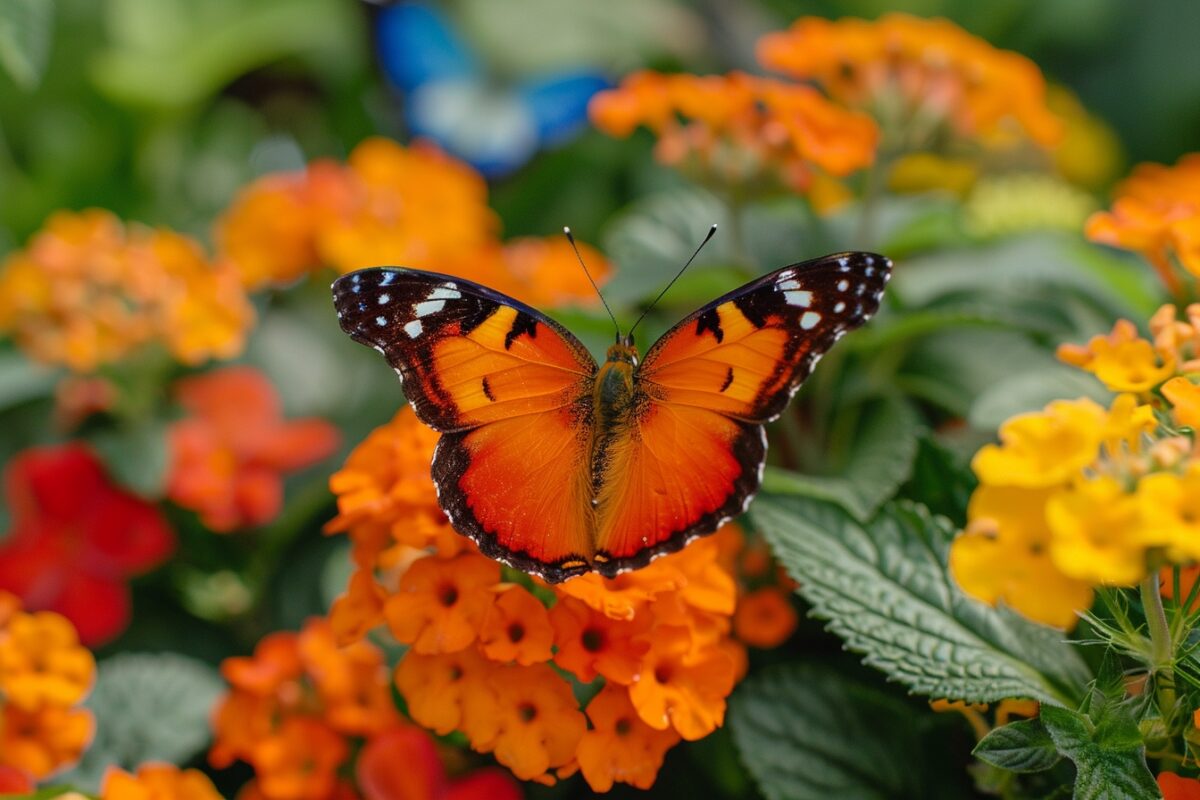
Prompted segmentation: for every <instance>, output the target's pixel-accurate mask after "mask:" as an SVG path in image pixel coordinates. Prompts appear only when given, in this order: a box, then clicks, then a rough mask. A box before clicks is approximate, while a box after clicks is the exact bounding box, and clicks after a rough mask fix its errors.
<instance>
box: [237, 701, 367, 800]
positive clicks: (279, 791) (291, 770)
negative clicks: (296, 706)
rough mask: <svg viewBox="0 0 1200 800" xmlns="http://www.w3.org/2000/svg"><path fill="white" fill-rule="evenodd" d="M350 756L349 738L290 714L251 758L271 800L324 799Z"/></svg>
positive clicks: (335, 783)
mask: <svg viewBox="0 0 1200 800" xmlns="http://www.w3.org/2000/svg"><path fill="white" fill-rule="evenodd" d="M348 755H349V753H348V751H347V747H346V741H345V740H344V739H343V738H342V737H341V736H338V735H337V734H336V733H334V732H333V731H332V730H330V729H329V728H328V727H327V726H326V725H325V724H324V723H322V722H321V721H319V720H316V719H311V718H308V717H289V718H287V719H285V720H284V721H283V723H282V724H281V725H280V726H279V729H278V730H277V731H276V732H275V733H273V734H272V735H271V736H268V737H267V738H266V739H263V740H261V741H260V742H258V744H257V745H255V747H254V752H253V756H252V759H251V760H252V763H253V764H254V765H255V767H256V768H257V771H258V783H259V786H260V787H261V788H262V792H263V794H264V795H265V796H267V797H269V798H271V800H324V798H326V797H328V796H329V795H330V794H331V793H332V792H333V790H334V787H335V786H336V785H337V769H338V767H339V766H341V764H342V763H343V762H344V761H345V760H346V758H347V756H348Z"/></svg>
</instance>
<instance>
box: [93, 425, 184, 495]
mask: <svg viewBox="0 0 1200 800" xmlns="http://www.w3.org/2000/svg"><path fill="white" fill-rule="evenodd" d="M88 441H89V443H90V444H91V445H92V447H93V448H95V450H96V452H97V453H98V454H99V455H100V458H101V460H103V461H104V465H105V466H106V467H107V468H108V471H109V474H110V475H112V477H113V478H114V479H115V480H116V482H117V483H119V484H121V485H122V486H124V487H125V488H127V489H129V490H130V491H132V492H134V493H135V494H139V495H141V496H142V497H147V498H158V497H162V495H163V492H164V491H165V489H166V481H167V468H168V466H169V460H170V452H169V450H168V442H167V425H166V423H165V422H163V421H162V420H156V419H146V420H142V421H138V422H130V423H127V424H123V425H120V426H117V427H112V428H104V429H102V430H99V431H96V432H95V433H94V434H92V435H91V436H90V438H89V440H88Z"/></svg>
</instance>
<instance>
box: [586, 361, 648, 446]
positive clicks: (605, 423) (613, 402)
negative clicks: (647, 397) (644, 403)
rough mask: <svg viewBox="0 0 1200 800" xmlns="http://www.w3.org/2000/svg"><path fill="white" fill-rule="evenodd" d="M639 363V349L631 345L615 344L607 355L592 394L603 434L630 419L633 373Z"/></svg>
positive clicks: (599, 426) (599, 427) (597, 375)
mask: <svg viewBox="0 0 1200 800" xmlns="http://www.w3.org/2000/svg"><path fill="white" fill-rule="evenodd" d="M637 363H638V354H637V349H636V348H634V347H633V346H632V345H626V344H614V345H613V346H612V347H610V348H608V358H607V359H606V360H605V362H604V364H603V366H601V367H600V371H599V372H597V373H596V383H595V390H594V393H593V397H592V402H593V406H592V407H593V408H594V409H595V410H596V421H597V422H598V423H599V424H598V426H597V427H598V430H599V431H600V432H601V433H608V432H611V431H612V430H613V428H615V427H617V426H620V425H621V424H623V423H624V422H625V421H626V420H627V419H628V416H629V411H630V408H631V407H632V405H633V394H634V392H633V373H634V369H636V367H637Z"/></svg>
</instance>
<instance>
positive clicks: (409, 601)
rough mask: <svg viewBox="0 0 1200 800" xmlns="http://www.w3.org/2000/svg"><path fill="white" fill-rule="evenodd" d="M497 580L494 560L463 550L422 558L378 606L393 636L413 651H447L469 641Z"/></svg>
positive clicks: (491, 599)
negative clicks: (395, 591)
mask: <svg viewBox="0 0 1200 800" xmlns="http://www.w3.org/2000/svg"><path fill="white" fill-rule="evenodd" d="M499 582H500V565H499V564H497V563H496V562H495V561H492V560H491V559H490V558H484V557H483V556H478V555H475V554H473V553H463V554H461V555H458V556H455V557H454V558H445V559H443V558H422V559H420V560H418V561H416V562H415V563H414V564H413V565H412V566H411V567H410V568H409V569H408V571H407V572H405V573H404V577H403V578H401V579H400V589H399V591H398V592H397V593H396V594H394V595H392V596H391V597H390V598H388V601H387V603H386V604H385V605H384V608H383V612H384V615H385V616H386V617H387V621H388V627H389V628H390V629H391V631H392V634H393V635H395V637H396V638H397V639H399V640H400V641H401V642H404V643H405V644H410V645H412V648H413V650H414V651H415V652H417V653H422V654H425V655H430V654H434V653H453V652H454V651H455V650H461V649H463V648H464V647H466V646H468V645H469V644H471V643H472V642H474V641H475V639H476V637H478V635H479V628H480V626H481V625H482V623H483V619H484V617H485V616H486V614H487V612H488V609H489V608H491V605H492V602H493V601H494V597H495V595H494V594H493V592H492V590H493V589H494V588H495V587H496V584H497V583H499Z"/></svg>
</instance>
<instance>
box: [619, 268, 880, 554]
mask: <svg viewBox="0 0 1200 800" xmlns="http://www.w3.org/2000/svg"><path fill="white" fill-rule="evenodd" d="M890 272H891V263H890V262H889V261H888V260H887V259H886V258H883V257H882V256H876V255H873V254H869V253H842V254H837V255H832V256H826V257H824V258H820V259H816V260H814V261H808V262H805V263H803V264H795V265H792V266H790V267H784V268H783V269H780V270H777V271H775V272H773V273H771V274H769V275H766V276H764V277H763V278H760V279H758V280H756V281H753V282H751V283H749V284H747V285H746V286H743V287H742V288H740V289H737V290H735V291H733V292H730V293H729V294H727V295H725V296H724V297H721V298H719V299H718V300H716V301H714V302H712V303H710V304H709V305H707V306H705V307H704V308H701V309H700V310H698V311H696V312H695V313H694V314H692V315H690V316H689V317H687V318H686V319H684V320H683V321H682V322H680V323H679V324H678V325H676V326H675V327H674V328H672V329H671V330H670V331H668V332H667V333H666V334H665V335H664V336H663V337H662V338H661V339H659V340H658V341H657V342H656V343H655V344H654V345H653V346H652V347H651V348H650V350H649V351H648V352H647V354H646V358H645V360H644V361H643V362H642V364H641V366H640V368H639V369H638V372H637V376H636V383H637V387H636V393H637V396H638V398H639V400H638V403H637V408H638V411H637V412H636V413H635V414H634V415H633V421H632V423H631V424H630V425H629V426H628V427H627V429H626V430H624V431H622V434H621V436H620V438H619V439H618V440H617V441H615V442H614V443H613V444H611V445H610V446H609V448H608V450H609V453H608V455H607V463H606V464H605V465H604V468H605V470H606V472H605V475H606V477H605V481H604V484H603V488H602V490H601V493H600V496H599V505H598V508H597V516H598V528H597V535H596V552H597V554H598V556H597V560H598V561H599V562H600V563H599V565H598V566H597V569H598V570H599V571H601V572H602V573H604V574H613V573H615V572H617V571H620V570H622V569H630V568H636V567H638V566H641V565H643V564H645V563H647V562H648V561H649V560H650V559H651V558H653V557H654V556H655V555H658V554H660V553H665V552H673V551H675V550H678V549H679V548H681V547H682V546H683V545H684V544H686V543H687V542H688V541H689V540H690V539H692V538H695V537H696V536H700V535H703V534H706V533H711V532H712V531H713V530H715V529H716V528H717V527H718V526H719V524H720V523H721V522H722V521H724V520H726V519H728V518H730V517H733V516H735V515H737V514H739V513H740V512H741V511H743V510H744V509H745V507H746V505H747V504H748V502H749V500H750V498H751V497H752V496H753V494H754V493H755V492H756V491H757V490H758V486H759V484H760V483H761V481H762V466H763V462H764V459H765V455H766V437H765V432H764V430H763V427H762V425H763V423H765V422H768V421H770V420H771V419H774V418H775V417H777V416H778V415H779V414H780V413H781V412H782V411H783V409H784V407H785V406H786V405H787V402H788V400H789V398H790V397H791V395H792V394H793V393H795V391H796V389H798V388H799V387H800V384H801V383H802V382H803V381H804V379H805V378H806V377H808V375H809V373H810V372H811V371H812V368H813V366H814V365H815V364H816V363H817V361H818V360H819V359H820V358H821V356H822V355H823V354H824V353H825V352H826V351H827V350H828V349H829V348H830V347H831V346H832V345H833V343H834V342H836V341H837V340H838V339H839V338H841V336H842V335H843V334H844V333H846V332H847V331H849V330H852V329H854V328H857V327H858V326H859V325H861V324H862V323H863V322H865V321H866V320H867V319H868V318H870V316H871V315H872V314H874V313H875V312H876V311H877V310H878V308H879V302H880V299H881V297H882V294H883V288H884V286H885V284H886V283H887V280H888V278H889V276H890Z"/></svg>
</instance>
